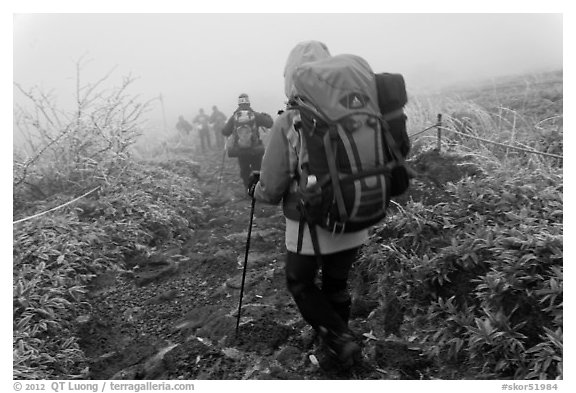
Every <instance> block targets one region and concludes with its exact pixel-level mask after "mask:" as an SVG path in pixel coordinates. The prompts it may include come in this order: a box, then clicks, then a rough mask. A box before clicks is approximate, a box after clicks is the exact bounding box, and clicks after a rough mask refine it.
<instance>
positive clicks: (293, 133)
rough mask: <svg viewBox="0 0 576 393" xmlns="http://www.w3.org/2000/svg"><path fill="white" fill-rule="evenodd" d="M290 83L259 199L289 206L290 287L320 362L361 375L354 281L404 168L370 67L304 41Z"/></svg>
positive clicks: (258, 178) (256, 176)
mask: <svg viewBox="0 0 576 393" xmlns="http://www.w3.org/2000/svg"><path fill="white" fill-rule="evenodd" d="M284 82H285V85H284V87H285V94H286V96H287V97H288V100H289V101H288V105H287V108H286V110H285V111H284V112H283V113H281V114H280V115H279V116H278V117H277V118H276V120H275V122H274V125H273V126H272V129H271V132H270V140H269V142H268V145H267V147H266V152H265V154H264V157H263V160H262V166H261V172H260V173H257V172H256V173H253V174H252V176H251V182H250V188H249V190H250V191H249V193H250V195H252V196H253V198H255V199H256V200H257V201H261V202H265V203H269V204H278V203H280V202H282V206H283V212H284V215H285V217H286V230H285V242H286V249H287V256H286V283H287V288H288V290H289V292H290V293H291V295H292V297H293V298H294V301H295V303H296V305H297V306H298V309H299V310H300V313H301V314H302V317H303V318H304V320H306V322H307V323H308V324H310V325H311V326H312V328H313V329H314V330H315V332H316V333H317V334H318V336H319V338H320V340H321V346H320V351H319V354H320V355H322V354H327V355H328V357H327V358H328V359H332V360H334V361H336V362H337V363H338V364H340V365H343V366H351V365H352V364H353V363H354V360H355V359H356V358H357V356H358V355H359V353H360V346H359V345H358V343H356V342H355V340H354V336H353V334H352V332H351V331H350V329H349V327H348V320H349V317H350V307H351V303H352V302H351V300H352V299H351V296H350V294H349V290H348V283H347V282H348V274H349V271H350V268H351V266H352V264H353V263H354V261H355V260H356V258H357V256H358V253H359V249H360V247H361V246H362V245H363V243H364V242H365V241H366V240H367V239H368V228H369V227H370V226H372V225H374V224H375V223H377V222H378V221H380V220H381V219H382V218H383V217H384V213H385V210H386V208H387V206H388V202H389V197H390V193H391V191H392V187H391V183H392V181H391V180H390V176H391V175H390V173H391V171H392V169H394V168H395V167H392V166H390V167H387V166H386V165H388V159H387V158H386V157H387V156H386V153H387V152H385V151H384V150H385V147H386V146H387V145H388V143H393V142H391V141H390V140H389V138H388V137H387V136H386V134H387V132H384V131H382V129H381V124H382V123H381V120H382V117H381V113H380V110H379V108H378V101H379V99H378V98H377V94H376V83H375V75H374V73H373V72H372V71H371V69H370V68H369V66H368V64H367V63H366V62H365V61H364V60H363V59H360V58H358V57H355V56H353V55H338V56H331V55H330V53H329V51H328V49H327V47H326V45H325V44H323V43H322V42H318V41H306V42H302V43H300V44H298V45H296V47H294V49H292V51H291V52H290V54H289V56H288V60H287V62H286V66H285V69H284ZM392 98H396V96H395V95H393V97H392ZM400 101H401V100H400ZM402 105H403V104H400V106H402ZM394 116H396V114H394ZM398 116H403V114H402V113H401V112H398ZM404 120H405V119H404ZM394 151H396V150H395V149H394ZM394 157H396V154H394ZM390 162H391V163H393V164H394V165H396V163H395V161H393V160H391V161H390ZM384 164H386V165H384ZM368 172H369V173H368ZM355 176H357V177H355ZM340 179H345V180H344V181H341V180H340ZM399 192H403V191H399ZM336 202H337V203H336ZM336 213H338V214H336ZM349 218H352V219H353V220H349ZM327 228H330V229H327ZM320 268H321V269H322V280H321V284H320V285H319V286H318V285H317V284H316V277H317V274H318V271H319V269H320ZM328 364H329V363H328Z"/></svg>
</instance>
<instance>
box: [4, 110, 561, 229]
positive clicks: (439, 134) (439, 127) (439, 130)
mask: <svg viewBox="0 0 576 393" xmlns="http://www.w3.org/2000/svg"><path fill="white" fill-rule="evenodd" d="M433 128H436V131H437V138H438V151H440V149H441V145H442V131H443V130H444V131H449V132H452V133H454V134H456V135H460V136H463V137H466V138H470V139H475V140H478V141H481V142H484V143H490V144H493V145H496V146H500V147H504V148H507V149H513V150H518V151H522V152H525V153H531V154H539V155H541V156H546V157H551V158H557V159H560V160H562V159H564V157H563V156H560V155H557V154H551V153H545V152H541V151H537V150H532V149H526V148H522V147H518V146H511V145H507V144H505V143H500V142H495V141H491V140H488V139H485V138H480V137H478V136H474V135H470V134H465V133H463V132H460V131H456V130H454V129H452V128H448V127H444V126H442V114H441V113H439V114H438V119H437V122H436V124H433V125H431V126H430V127H427V128H425V129H423V130H421V131H418V132H416V133H414V134H411V135H409V137H410V138H413V137H415V136H417V135H420V134H422V133H424V132H426V131H428V130H431V129H433ZM220 176H222V175H220ZM100 187H101V186H98V187H96V188H94V189H92V190H90V191H88V192H87V193H85V194H83V195H80V196H79V197H77V198H74V199H72V200H71V201H69V202H66V203H64V204H62V205H59V206H56V207H54V208H52V209H49V210H46V211H44V212H41V213H38V214H35V215H33V216H30V217H26V218H22V219H20V220H17V221H13V222H12V225H15V224H19V223H21V222H24V221H28V220H32V219H34V218H37V217H40V216H43V215H44V214H47V213H50V212H53V211H55V210H58V209H61V208H63V207H65V206H68V205H70V204H72V203H74V202H76V201H78V200H80V199H82V198H85V197H86V196H88V195H90V194H92V193H93V192H96V191H97V190H99V189H100Z"/></svg>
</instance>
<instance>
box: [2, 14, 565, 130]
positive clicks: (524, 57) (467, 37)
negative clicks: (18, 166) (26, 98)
mask: <svg viewBox="0 0 576 393" xmlns="http://www.w3.org/2000/svg"><path fill="white" fill-rule="evenodd" d="M13 32H14V39H13V45H14V46H13V67H14V70H13V79H14V82H16V83H18V84H19V85H21V86H22V87H24V88H25V89H26V88H30V87H34V86H37V87H40V88H42V89H44V90H46V91H51V92H52V94H53V95H54V96H55V97H56V99H57V102H58V103H59V104H60V105H62V106H63V107H67V106H69V105H72V104H73V97H74V89H75V86H76V79H77V78H76V64H77V63H78V62H79V61H80V59H82V62H81V64H82V67H81V82H82V83H94V82H96V81H98V80H100V79H101V78H102V77H104V76H105V75H107V74H108V73H109V72H111V74H110V77H109V78H108V82H109V83H111V84H113V85H119V84H120V83H121V80H122V78H123V77H125V76H127V75H132V76H134V77H135V78H137V79H136V81H135V82H134V83H133V85H132V88H131V90H130V91H131V92H133V93H134V94H138V95H139V96H140V97H141V98H142V100H148V99H153V98H154V97H159V96H160V95H162V98H163V102H164V113H165V115H166V119H167V123H168V124H169V126H170V127H171V128H173V124H174V123H175V122H176V120H177V117H178V115H180V114H182V115H184V116H185V117H186V118H189V119H190V118H192V117H193V116H194V115H195V114H196V113H197V112H198V109H199V108H204V110H205V111H207V112H208V113H209V112H210V109H211V107H212V105H217V106H218V107H219V108H220V109H221V110H223V111H224V113H226V114H227V115H229V114H230V113H231V112H232V111H233V110H234V109H235V107H236V101H237V97H238V95H239V94H240V93H247V94H248V95H249V96H250V99H251V102H252V106H253V108H254V109H255V110H258V111H265V112H268V113H270V114H275V113H276V111H277V110H278V109H280V108H282V106H283V104H284V101H285V97H284V93H283V92H284V89H283V75H282V74H283V69H284V62H285V60H286V57H287V55H288V52H289V51H290V50H291V49H292V47H293V46H294V45H295V44H296V43H298V42H299V41H303V40H311V39H314V40H320V41H323V42H324V43H326V45H327V46H328V48H329V50H330V52H331V53H332V54H339V53H354V54H357V55H360V56H362V57H364V58H365V59H366V60H367V61H368V62H369V63H370V65H371V66H372V68H373V69H374V71H376V72H399V73H402V74H404V76H405V79H406V83H407V87H408V89H409V91H410V92H412V93H416V92H421V91H426V90H430V89H436V88H439V87H442V86H445V85H447V84H451V83H454V82H462V81H473V80H477V79H485V78H491V77H496V76H501V75H511V74H517V73H524V72H539V71H547V70H557V69H561V68H562V63H563V52H562V48H563V45H562V40H563V35H562V32H563V18H562V14H551V13H545V14H544V13H532V14H510V13H507V14H477V13H467V14H442V13H440V14H418V13H407V14H383V13H376V14H261V13H259V14H250V13H243V14H239V13H238V14H191V13H188V14H166V13H162V14H88V13H86V14H15V16H14V25H13ZM22 100H23V97H22V96H21V94H20V93H19V92H18V91H17V90H16V89H15V90H14V101H15V102H16V103H18V102H20V101H22ZM149 116H150V117H151V118H152V119H155V120H156V121H158V120H159V119H161V117H162V111H161V106H160V101H159V100H156V101H154V102H153V107H152V110H151V112H150V114H149Z"/></svg>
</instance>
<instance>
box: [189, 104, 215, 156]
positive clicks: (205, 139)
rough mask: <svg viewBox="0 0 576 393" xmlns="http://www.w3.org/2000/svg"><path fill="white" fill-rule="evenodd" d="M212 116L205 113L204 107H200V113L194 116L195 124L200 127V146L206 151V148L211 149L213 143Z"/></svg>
mask: <svg viewBox="0 0 576 393" xmlns="http://www.w3.org/2000/svg"><path fill="white" fill-rule="evenodd" d="M209 122H210V117H208V115H206V114H205V113H204V109H202V108H200V110H199V111H198V114H197V115H196V117H195V118H194V121H193V123H194V125H195V126H196V128H197V129H198V135H199V136H200V146H201V148H202V151H203V152H206V149H211V148H212V145H211V144H210V125H209V124H208V123H209Z"/></svg>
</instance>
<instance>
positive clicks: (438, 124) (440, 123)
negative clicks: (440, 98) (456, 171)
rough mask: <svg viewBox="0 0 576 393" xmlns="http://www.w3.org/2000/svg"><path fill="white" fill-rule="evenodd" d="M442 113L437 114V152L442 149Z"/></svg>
mask: <svg viewBox="0 0 576 393" xmlns="http://www.w3.org/2000/svg"><path fill="white" fill-rule="evenodd" d="M441 126H442V113H438V122H437V123H436V128H437V130H438V152H440V149H441V148H442V128H441Z"/></svg>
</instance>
